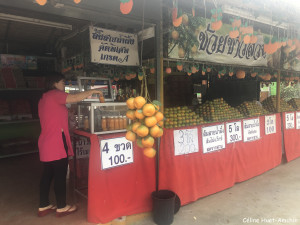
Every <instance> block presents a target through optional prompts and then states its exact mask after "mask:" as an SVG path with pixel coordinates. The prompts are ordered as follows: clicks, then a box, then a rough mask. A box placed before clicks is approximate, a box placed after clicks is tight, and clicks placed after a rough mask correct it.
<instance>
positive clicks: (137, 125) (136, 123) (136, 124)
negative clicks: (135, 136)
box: [132, 122, 142, 133]
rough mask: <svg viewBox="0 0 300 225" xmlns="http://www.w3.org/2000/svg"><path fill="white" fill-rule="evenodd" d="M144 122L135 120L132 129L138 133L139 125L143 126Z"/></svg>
mask: <svg viewBox="0 0 300 225" xmlns="http://www.w3.org/2000/svg"><path fill="white" fill-rule="evenodd" d="M141 125H142V124H141V123H140V122H134V123H133V124H132V131H133V132H134V133H136V130H137V128H138V127H139V126H141Z"/></svg>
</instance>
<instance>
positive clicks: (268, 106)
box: [262, 96, 294, 113]
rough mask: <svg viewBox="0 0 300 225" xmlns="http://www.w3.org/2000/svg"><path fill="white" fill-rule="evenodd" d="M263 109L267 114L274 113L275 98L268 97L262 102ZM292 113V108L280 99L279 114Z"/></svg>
mask: <svg viewBox="0 0 300 225" xmlns="http://www.w3.org/2000/svg"><path fill="white" fill-rule="evenodd" d="M262 105H263V107H264V108H265V110H267V111H268V112H269V113H276V96H270V97H268V98H266V99H265V100H264V101H263V102H262ZM286 111H294V109H293V107H292V106H291V105H289V104H288V103H287V102H286V101H284V100H283V99H280V112H286Z"/></svg>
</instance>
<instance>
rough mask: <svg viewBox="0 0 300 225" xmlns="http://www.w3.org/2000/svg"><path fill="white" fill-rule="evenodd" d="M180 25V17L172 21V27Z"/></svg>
mask: <svg viewBox="0 0 300 225" xmlns="http://www.w3.org/2000/svg"><path fill="white" fill-rule="evenodd" d="M181 23H182V16H180V17H178V18H176V19H173V26H174V27H179V26H180V25H181Z"/></svg>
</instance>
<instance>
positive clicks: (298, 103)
mask: <svg viewBox="0 0 300 225" xmlns="http://www.w3.org/2000/svg"><path fill="white" fill-rule="evenodd" d="M288 104H290V105H291V106H292V107H293V108H294V109H295V110H298V109H300V98H292V99H291V100H289V101H288Z"/></svg>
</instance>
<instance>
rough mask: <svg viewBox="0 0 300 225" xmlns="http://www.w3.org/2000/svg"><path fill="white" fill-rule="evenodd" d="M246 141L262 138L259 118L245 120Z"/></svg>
mask: <svg viewBox="0 0 300 225" xmlns="http://www.w3.org/2000/svg"><path fill="white" fill-rule="evenodd" d="M243 128H244V142H247V141H255V140H258V139H260V122H259V118H256V119H250V120H243Z"/></svg>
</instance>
